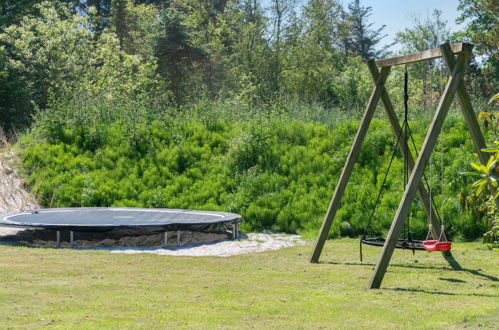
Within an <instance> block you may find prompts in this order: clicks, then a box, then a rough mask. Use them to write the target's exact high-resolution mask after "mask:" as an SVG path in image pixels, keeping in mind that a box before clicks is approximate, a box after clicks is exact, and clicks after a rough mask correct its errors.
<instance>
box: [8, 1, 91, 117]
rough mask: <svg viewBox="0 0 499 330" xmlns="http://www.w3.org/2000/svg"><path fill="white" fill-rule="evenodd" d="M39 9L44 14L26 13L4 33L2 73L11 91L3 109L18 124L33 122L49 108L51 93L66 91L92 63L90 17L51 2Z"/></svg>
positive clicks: (38, 6) (37, 7) (38, 7)
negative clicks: (36, 112) (33, 116)
mask: <svg viewBox="0 0 499 330" xmlns="http://www.w3.org/2000/svg"><path fill="white" fill-rule="evenodd" d="M36 10H37V11H38V12H39V16H31V15H30V16H26V17H24V19H23V20H22V21H21V22H20V23H19V24H18V25H11V26H9V27H7V28H5V29H4V32H3V33H0V45H4V46H3V47H2V48H0V53H2V54H3V56H1V55H0V57H3V58H4V60H3V62H4V68H3V70H2V71H3V74H2V76H3V77H6V80H7V81H6V83H7V84H6V87H7V90H8V91H10V92H11V93H12V94H11V95H10V96H9V97H7V98H6V99H3V100H6V101H7V102H5V103H3V106H2V107H4V108H5V109H6V111H7V112H8V113H10V114H11V115H12V116H13V117H14V122H13V123H14V124H19V122H24V123H26V122H29V116H28V114H30V113H32V112H33V110H34V109H36V108H40V109H43V108H45V106H46V105H47V102H48V100H49V97H50V96H51V95H52V94H65V93H66V92H67V91H68V90H70V89H71V88H72V87H73V86H74V84H75V82H76V81H78V80H80V79H81V77H83V76H84V73H85V72H86V70H87V69H88V67H89V66H90V65H92V62H91V58H92V56H91V54H92V50H93V46H92V44H93V41H92V40H93V37H92V34H91V33H90V31H89V29H88V25H87V20H86V19H85V18H83V17H81V16H79V15H73V14H72V13H71V12H70V11H69V10H68V9H67V8H65V7H64V6H60V7H59V8H55V7H54V6H52V4H50V3H49V2H43V3H41V4H39V5H37V6H36ZM0 61H1V60H0ZM2 85H3V84H2ZM15 117H18V119H16V118H15ZM21 118H22V120H19V119H21Z"/></svg>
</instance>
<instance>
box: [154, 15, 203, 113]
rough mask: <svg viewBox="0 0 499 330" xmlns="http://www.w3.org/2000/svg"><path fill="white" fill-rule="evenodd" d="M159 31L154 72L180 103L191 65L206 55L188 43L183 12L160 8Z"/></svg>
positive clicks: (187, 30)
mask: <svg viewBox="0 0 499 330" xmlns="http://www.w3.org/2000/svg"><path fill="white" fill-rule="evenodd" d="M161 17H162V29H163V31H162V34H161V37H160V38H159V40H158V44H157V46H156V52H155V53H156V57H157V58H158V73H159V74H160V75H161V76H163V77H164V78H165V79H166V80H168V81H170V84H171V91H172V92H173V95H174V98H175V101H176V102H179V103H182V101H183V100H184V98H185V97H186V96H187V95H188V91H189V92H192V90H191V89H189V81H191V80H193V79H192V77H191V76H192V75H193V74H194V68H195V65H196V64H198V63H200V62H201V61H202V60H204V59H205V58H206V53H205V52H204V51H203V50H202V49H200V48H199V47H196V46H195V45H194V44H193V42H192V35H191V31H190V30H189V28H188V27H187V26H186V24H185V15H183V14H182V13H181V12H180V11H179V10H177V9H176V8H174V7H170V8H167V9H165V10H163V11H162V13H161Z"/></svg>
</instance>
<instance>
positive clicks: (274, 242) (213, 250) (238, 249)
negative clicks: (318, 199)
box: [105, 233, 306, 257]
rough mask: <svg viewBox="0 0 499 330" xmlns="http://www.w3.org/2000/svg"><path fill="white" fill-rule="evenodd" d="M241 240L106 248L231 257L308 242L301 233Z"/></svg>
mask: <svg viewBox="0 0 499 330" xmlns="http://www.w3.org/2000/svg"><path fill="white" fill-rule="evenodd" d="M245 236H246V238H244V239H240V240H223V241H217V242H212V243H190V244H186V245H183V246H180V247H168V248H166V249H163V248H143V247H142V248H140V247H135V248H118V247H116V248H105V249H106V250H108V251H110V252H111V253H126V254H136V253H152V254H159V255H168V256H191V257H201V256H216V257H229V256H234V255H239V254H247V253H256V252H263V251H269V250H280V249H283V248H288V247H292V246H295V245H303V244H306V242H305V241H303V240H302V239H301V238H300V236H299V235H285V234H262V233H253V234H247V235H245Z"/></svg>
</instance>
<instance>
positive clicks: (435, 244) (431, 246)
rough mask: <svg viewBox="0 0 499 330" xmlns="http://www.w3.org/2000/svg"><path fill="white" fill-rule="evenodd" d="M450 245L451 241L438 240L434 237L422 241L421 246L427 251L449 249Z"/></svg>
mask: <svg viewBox="0 0 499 330" xmlns="http://www.w3.org/2000/svg"><path fill="white" fill-rule="evenodd" d="M451 247H452V243H451V242H447V241H446V242H440V241H437V240H434V239H431V240H426V241H423V248H424V249H425V250H426V251H428V252H435V251H449V250H450V249H451Z"/></svg>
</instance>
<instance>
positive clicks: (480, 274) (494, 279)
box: [319, 261, 499, 282]
mask: <svg viewBox="0 0 499 330" xmlns="http://www.w3.org/2000/svg"><path fill="white" fill-rule="evenodd" d="M319 264H330V265H346V266H364V267H366V266H367V267H374V266H375V264H372V263H360V262H335V261H328V262H319ZM390 266H391V267H401V268H413V269H429V270H445V271H453V272H455V271H457V272H465V273H468V274H471V275H474V276H477V277H481V278H483V279H486V280H489V281H492V282H499V278H497V277H495V276H493V275H489V274H485V273H483V272H481V271H479V270H476V269H467V268H463V267H461V266H459V268H454V267H452V268H448V267H435V266H424V265H407V264H390Z"/></svg>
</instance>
